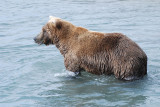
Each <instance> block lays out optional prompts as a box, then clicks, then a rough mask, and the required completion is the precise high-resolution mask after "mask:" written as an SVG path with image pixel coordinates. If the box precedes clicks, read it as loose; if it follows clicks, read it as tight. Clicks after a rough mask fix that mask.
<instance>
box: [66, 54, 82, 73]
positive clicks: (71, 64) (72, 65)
mask: <svg viewBox="0 0 160 107" xmlns="http://www.w3.org/2000/svg"><path fill="white" fill-rule="evenodd" d="M64 64H65V67H66V69H67V70H68V71H72V72H74V73H75V74H76V75H81V73H80V71H81V69H80V64H79V63H78V60H76V59H73V58H72V57H69V58H68V57H66V58H64Z"/></svg>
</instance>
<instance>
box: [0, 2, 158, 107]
mask: <svg viewBox="0 0 160 107" xmlns="http://www.w3.org/2000/svg"><path fill="white" fill-rule="evenodd" d="M50 15H53V16H57V17H60V18H62V19H65V20H68V21H70V22H71V23H73V24H74V25H77V26H83V27H85V28H87V29H89V30H95V31H99V32H121V33H123V34H125V35H127V36H128V37H129V38H131V39H132V40H134V41H135V42H136V43H137V44H138V45H139V46H140V47H141V48H142V49H143V50H144V51H145V52H146V54H147V56H148V75H147V76H145V77H144V78H143V79H141V80H137V81H132V82H124V81H119V80H117V79H115V78H114V76H96V75H93V74H89V73H86V72H84V73H82V76H78V77H76V76H75V75H74V74H73V73H71V72H69V71H66V70H65V67H64V63H63V57H62V55H61V54H60V52H59V50H58V49H56V47H55V46H53V45H51V46H44V45H41V46H38V45H37V44H35V43H34V41H33V38H34V37H35V36H36V35H37V34H38V33H39V32H40V31H41V28H42V26H43V25H44V24H45V23H46V22H47V21H48V16H50ZM159 105H160V0H46V1H45V0H2V1H1V3H0V107H74V106H77V107H87V106H88V107H103V106H104V107H106V106H126V107H127V106H133V107H134V106H141V107H151V106H152V107H159Z"/></svg>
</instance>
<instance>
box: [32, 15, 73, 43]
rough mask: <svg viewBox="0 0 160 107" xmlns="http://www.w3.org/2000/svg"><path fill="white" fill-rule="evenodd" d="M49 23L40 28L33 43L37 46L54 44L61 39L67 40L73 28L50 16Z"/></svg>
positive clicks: (69, 24)
mask: <svg viewBox="0 0 160 107" xmlns="http://www.w3.org/2000/svg"><path fill="white" fill-rule="evenodd" d="M49 18H50V19H49V21H48V22H47V24H46V25H44V26H43V27H42V31H41V33H40V34H38V35H37V36H36V37H35V38H34V41H35V42H36V43H38V44H45V45H50V44H56V43H57V42H59V40H61V39H65V38H67V37H68V36H69V35H70V33H71V31H72V30H73V28H74V25H72V24H71V23H69V22H67V21H64V20H62V19H60V18H57V17H53V16H50V17H49Z"/></svg>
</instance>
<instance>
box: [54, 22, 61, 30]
mask: <svg viewBox="0 0 160 107" xmlns="http://www.w3.org/2000/svg"><path fill="white" fill-rule="evenodd" d="M55 25H56V28H57V29H61V28H62V22H61V21H56V23H55Z"/></svg>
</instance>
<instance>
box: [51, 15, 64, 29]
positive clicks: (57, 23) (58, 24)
mask: <svg viewBox="0 0 160 107" xmlns="http://www.w3.org/2000/svg"><path fill="white" fill-rule="evenodd" d="M59 19H60V18H57V17H53V16H49V22H51V23H53V24H54V26H55V27H56V28H57V29H61V27H62V22H61V21H60V20H59Z"/></svg>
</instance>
